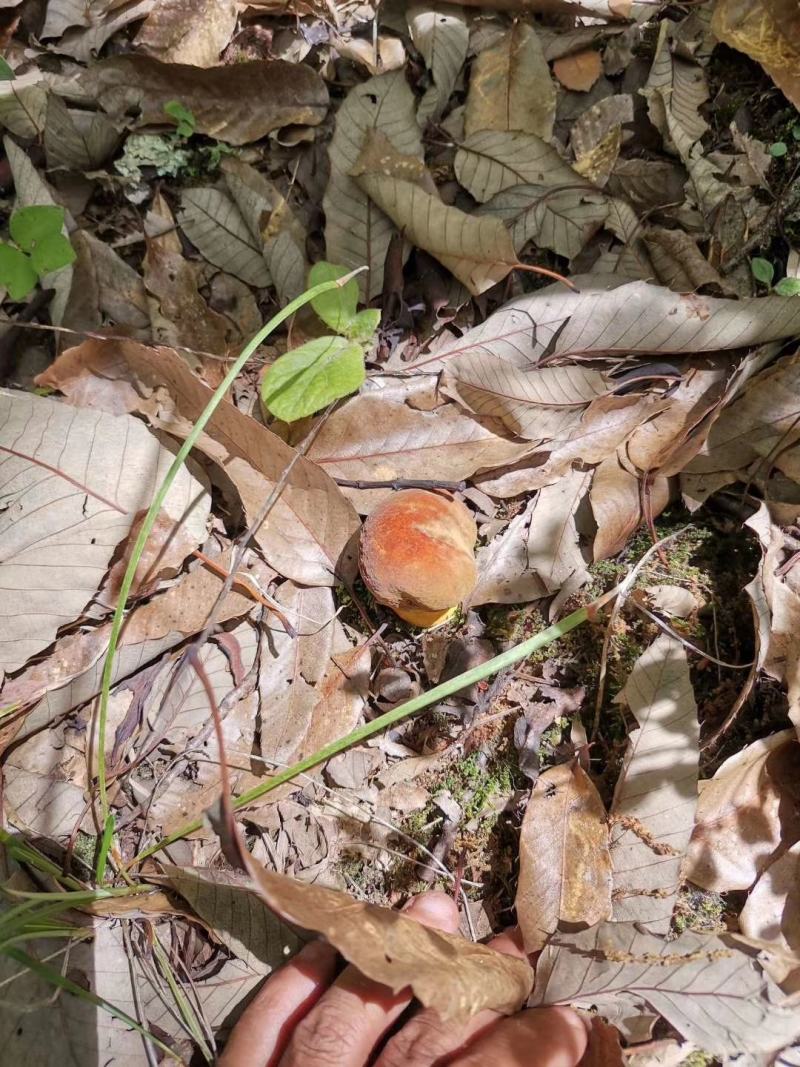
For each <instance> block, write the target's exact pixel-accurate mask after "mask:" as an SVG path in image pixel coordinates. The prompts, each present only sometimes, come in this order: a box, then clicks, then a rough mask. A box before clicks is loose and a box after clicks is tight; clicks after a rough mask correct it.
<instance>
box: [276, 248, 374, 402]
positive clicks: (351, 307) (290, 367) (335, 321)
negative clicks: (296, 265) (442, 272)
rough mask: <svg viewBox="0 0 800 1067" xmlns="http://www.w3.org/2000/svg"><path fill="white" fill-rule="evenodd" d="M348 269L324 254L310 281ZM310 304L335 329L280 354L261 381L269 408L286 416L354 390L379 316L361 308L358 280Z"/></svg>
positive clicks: (315, 282) (334, 276) (330, 277)
mask: <svg viewBox="0 0 800 1067" xmlns="http://www.w3.org/2000/svg"><path fill="white" fill-rule="evenodd" d="M346 273H347V269H346V268H345V267H339V266H336V264H334V263H326V262H325V261H324V260H323V261H322V262H320V263H315V264H314V266H313V267H312V268H311V270H310V271H309V273H308V284H309V287H311V286H314V285H319V284H320V283H321V282H330V281H335V280H336V279H337V278H341V277H343V276H344V275H345V274H346ZM311 306H312V307H313V309H314V311H316V313H317V315H319V317H320V318H321V319H322V321H323V322H324V323H325V325H326V326H327V327H328V328H329V329H331V330H334V331H335V334H334V335H331V334H327V335H326V336H325V337H315V338H313V340H311V341H306V343H305V344H304V345H300V347H299V348H293V349H292V351H291V352H287V353H286V354H285V355H283V356H281V357H280V358H279V359H276V360H275V362H274V363H273V364H272V366H271V367H270V368H269V370H268V371H267V373H266V374H265V376H264V380H263V382H262V384H261V399H262V400H263V402H264V406H265V407H266V409H267V411H269V412H270V414H272V415H274V416H275V417H276V418H278V419H283V421H284V422H295V421H296V420H297V419H302V418H304V417H305V416H306V415H313V414H314V412H315V411H321V410H322V408H324V407H326V406H327V405H328V404H330V403H331V402H332V401H334V400H338V399H339V398H340V397H343V396H348V395H349V394H350V393H355V392H356V390H357V389H358V388H359V387H360V386H361V384H362V383H363V381H364V378H365V376H366V371H365V368H364V346H365V345H367V344H368V343H369V342H370V341H371V339H372V337H373V335H374V333H375V331H376V330H377V328H378V323H379V322H380V317H381V313H380V311H378V310H377V309H374V308H367V309H366V310H365V311H359V310H358V284H357V283H356V281H355V280H353V281H350V282H348V283H347V284H346V285H343V286H342V287H341V289H329V290H328V291H327V292H325V293H322V294H320V296H317V297H315V298H314V299H313V300H312V301H311Z"/></svg>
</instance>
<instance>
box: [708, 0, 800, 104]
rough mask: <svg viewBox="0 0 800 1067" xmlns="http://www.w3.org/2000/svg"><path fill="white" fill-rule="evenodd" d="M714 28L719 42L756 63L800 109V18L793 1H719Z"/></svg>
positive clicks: (715, 6)
mask: <svg viewBox="0 0 800 1067" xmlns="http://www.w3.org/2000/svg"><path fill="white" fill-rule="evenodd" d="M711 27H712V29H713V31H714V34H715V35H716V36H717V37H718V38H719V40H720V41H724V42H725V44H728V45H730V46H731V47H732V48H738V50H739V51H740V52H744V53H745V54H746V55H748V56H750V58H751V59H755V60H757V61H758V62H759V63H760V64H761V66H762V67H763V68H764V70H765V71H766V72H767V74H769V76H770V77H771V78H772V80H773V81H774V82H775V84H776V85H777V86H778V88H779V89H780V90H781V92H783V93H784V95H785V96H787V97H788V99H789V100H791V102H792V103H793V104H794V105H795V107H800V18H798V12H797V6H796V5H795V4H794V3H793V2H792V0H718V2H717V3H716V4H715V5H714V13H713V17H712V21H711Z"/></svg>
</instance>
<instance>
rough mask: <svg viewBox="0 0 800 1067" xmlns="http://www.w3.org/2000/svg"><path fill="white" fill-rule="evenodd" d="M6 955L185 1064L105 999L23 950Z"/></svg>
mask: <svg viewBox="0 0 800 1067" xmlns="http://www.w3.org/2000/svg"><path fill="white" fill-rule="evenodd" d="M4 955H6V956H8V957H9V958H10V959H12V960H15V961H16V962H17V963H19V964H20V965H21V966H22V967H26V968H27V969H28V970H29V971H32V972H33V973H34V974H36V975H38V976H39V977H40V978H43V979H44V980H45V982H49V983H50V984H51V985H54V986H57V987H58V988H59V989H63V990H65V991H66V992H67V993H71V994H72V995H73V996H75V997H79V998H80V999H81V1000H84V1001H86V1003H88V1004H93V1005H94V1006H95V1007H96V1008H101V1009H102V1010H103V1011H105V1012H108V1014H109V1015H113V1017H114V1018H115V1019H119V1020H120V1022H123V1023H125V1025H126V1026H130V1027H131V1029H133V1030H135V1031H136V1032H137V1033H138V1034H141V1035H142V1037H145V1038H147V1040H148V1041H152V1043H153V1044H154V1045H155V1046H156V1048H160V1049H161V1051H162V1052H165V1053H166V1054H167V1055H168V1056H169V1057H170V1059H173V1060H175V1062H176V1063H182V1062H183V1061H182V1060H181V1058H180V1056H178V1054H177V1053H176V1052H174V1051H173V1050H172V1049H171V1048H170V1047H169V1045H165V1044H164V1042H163V1041H159V1039H158V1038H157V1037H155V1035H153V1034H151V1033H150V1031H149V1030H146V1029H145V1028H144V1027H143V1026H142V1025H141V1023H138V1022H137V1021H136V1019H133V1018H132V1017H131V1016H130V1015H128V1014H127V1012H124V1011H123V1010H122V1009H121V1008H118V1007H117V1006H116V1005H115V1004H112V1003H111V1002H110V1001H108V1000H105V999H104V998H103V997H99V996H98V995H97V994H96V993H92V992H90V991H89V990H88V989H83V988H82V987H81V986H79V985H76V984H75V982H71V981H70V980H69V978H65V977H64V975H63V974H60V973H59V972H58V971H56V970H53V968H52V967H48V966H47V964H46V963H41V962H40V961H39V960H37V959H34V957H33V956H29V955H28V953H27V952H23V951H22V950H21V949H18V948H7V949H5V950H4Z"/></svg>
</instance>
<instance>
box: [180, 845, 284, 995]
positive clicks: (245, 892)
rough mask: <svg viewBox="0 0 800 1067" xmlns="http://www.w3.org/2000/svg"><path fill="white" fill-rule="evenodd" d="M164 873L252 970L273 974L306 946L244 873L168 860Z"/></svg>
mask: <svg viewBox="0 0 800 1067" xmlns="http://www.w3.org/2000/svg"><path fill="white" fill-rule="evenodd" d="M164 873H165V874H166V876H167V878H168V879H169V883H170V885H171V886H173V888H174V889H176V890H177V891H178V892H179V893H180V895H181V896H182V897H183V898H184V900H186V901H187V902H188V903H189V904H190V905H191V906H192V908H193V909H194V911H196V912H197V914H198V915H199V916H200V918H201V919H202V920H203V921H204V922H205V923H207V924H208V927H209V929H210V930H211V931H212V932H213V933H214V935H215V936H216V937H218V938H220V940H221V941H223V943H224V944H225V946H226V947H227V948H229V949H230V950H231V952H232V953H233V954H234V955H235V956H237V957H238V958H239V959H240V960H241V961H242V962H243V963H244V964H246V966H248V967H249V968H250V969H251V970H252V971H254V972H256V973H259V974H269V973H270V971H273V970H275V969H276V968H278V967H280V966H281V965H282V964H283V963H285V962H286V960H287V959H288V958H289V957H290V956H292V955H294V953H295V952H297V950H298V949H299V948H300V947H301V946H302V944H303V941H302V939H301V938H300V937H298V935H297V934H296V933H295V932H294V930H291V929H290V928H289V927H288V926H286V925H284V923H282V922H281V921H280V919H279V918H278V917H277V916H276V915H275V913H274V912H272V911H270V910H269V908H266V907H264V905H263V903H262V902H261V901H260V900H259V899H258V897H256V896H254V894H253V892H252V889H251V887H250V885H249V883H248V881H247V879H246V878H244V877H243V876H242V875H241V874H236V873H235V872H233V871H225V870H216V869H214V868H211V869H208V868H205V867H173V866H171V865H170V864H168V863H167V864H164Z"/></svg>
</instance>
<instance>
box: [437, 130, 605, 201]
mask: <svg viewBox="0 0 800 1067" xmlns="http://www.w3.org/2000/svg"><path fill="white" fill-rule="evenodd" d="M454 167H455V172H456V177H457V178H458V180H459V181H460V182H461V184H462V185H463V186H464V188H465V189H467V190H468V191H469V192H470V193H471V194H472V195H473V196H474V197H475V199H476V200H480V201H481V202H483V201H484V200H491V198H492V197H493V196H496V195H497V193H501V192H503V190H504V189H513V188H514V186H516V185H536V186H545V187H547V188H553V187H554V186H567V187H569V188H575V189H592V188H593V186H592V185H590V183H589V182H587V181H586V179H585V178H582V177H581V176H580V175H579V174H578V173H577V171H574V170H573V169H572V167H571V166H570V165H569V163H567V162H566V161H565V160H563V159H562V158H561V156H560V155H559V154H558V152H557V151H556V149H555V148H553V146H552V145H550V144H548V143H547V141H544V140H542V138H541V137H537V136H536V135H535V134H526V133H514V132H505V131H502V130H481V131H479V132H477V133H473V134H471V135H470V136H469V137H467V138H465V139H464V141H462V143H461V144H460V145H459V147H458V151H457V152H456V158H455V163H454Z"/></svg>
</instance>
